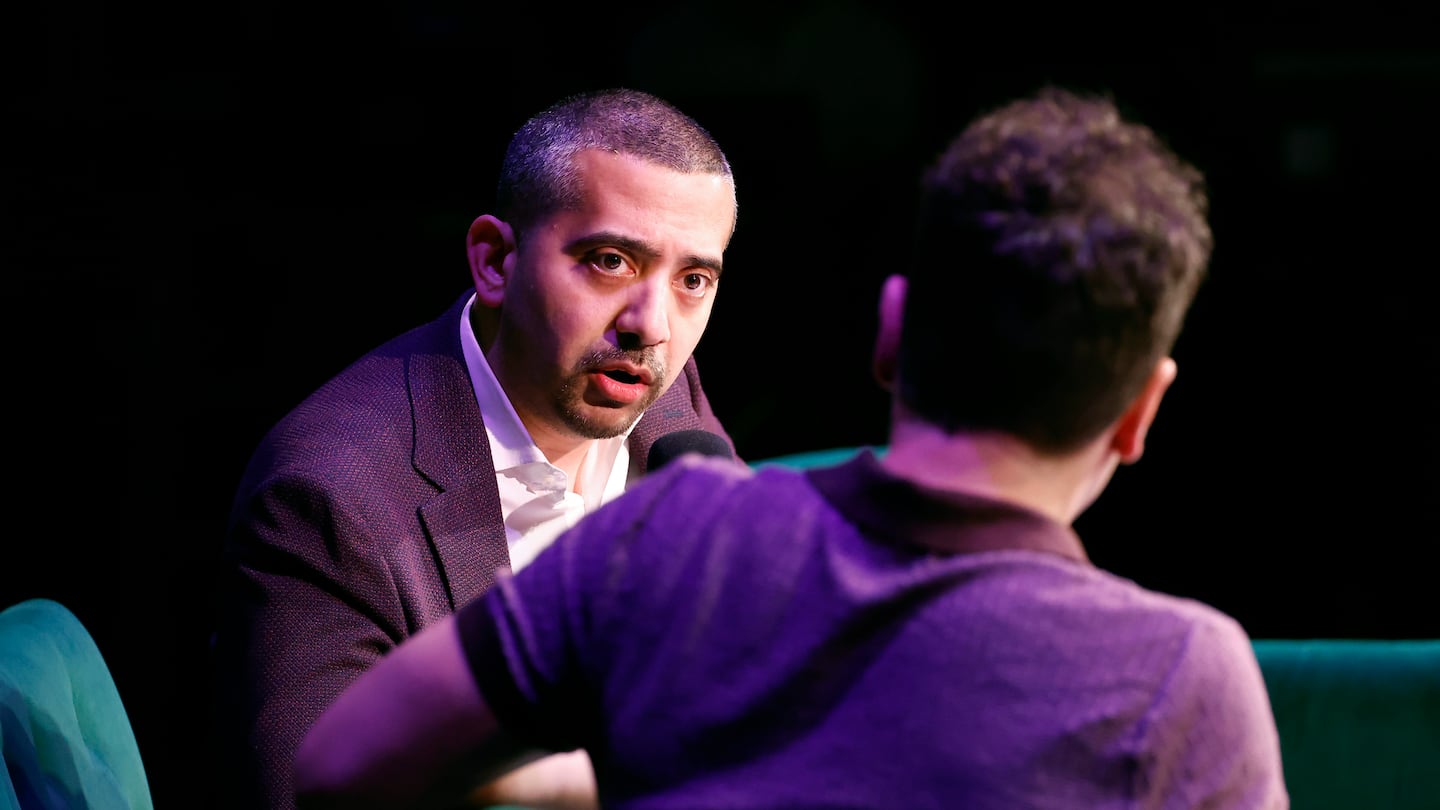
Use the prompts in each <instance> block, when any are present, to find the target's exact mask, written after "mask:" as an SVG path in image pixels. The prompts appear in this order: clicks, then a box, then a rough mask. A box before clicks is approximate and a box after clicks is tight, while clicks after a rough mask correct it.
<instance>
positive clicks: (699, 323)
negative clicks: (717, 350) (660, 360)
mask: <svg viewBox="0 0 1440 810" xmlns="http://www.w3.org/2000/svg"><path fill="white" fill-rule="evenodd" d="M713 303H714V298H713V297H712V298H711V300H710V301H709V302H707V303H706V305H705V306H704V307H703V308H698V309H691V310H687V311H682V312H679V313H675V314H673V315H671V318H670V343H669V347H670V359H671V360H672V361H673V365H675V366H676V367H678V366H679V364H681V363H683V362H684V361H685V359H686V358H688V357H689V356H690V353H691V352H693V351H694V350H695V347H696V346H697V345H698V344H699V343H700V338H701V336H703V335H704V334H705V327H706V325H707V324H709V323H710V309H711V306H712V305H713Z"/></svg>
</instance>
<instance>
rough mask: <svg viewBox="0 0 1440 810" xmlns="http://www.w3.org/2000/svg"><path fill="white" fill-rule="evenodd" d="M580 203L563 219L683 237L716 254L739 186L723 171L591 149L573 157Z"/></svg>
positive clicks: (645, 235) (655, 236)
mask: <svg viewBox="0 0 1440 810" xmlns="http://www.w3.org/2000/svg"><path fill="white" fill-rule="evenodd" d="M574 162H575V168H576V179H577V181H578V184H579V186H578V191H579V192H580V199H579V203H578V205H577V206H576V208H575V209H574V210H573V211H570V212H562V213H561V215H560V217H559V218H560V219H570V220H572V224H579V223H578V222H575V221H576V220H579V221H583V222H584V225H585V227H590V228H597V229H600V230H607V231H612V232H615V233H624V234H628V235H631V236H634V237H637V238H641V239H645V240H647V241H652V240H662V241H663V240H667V239H677V238H683V239H685V240H687V241H691V242H699V243H700V244H693V245H691V246H690V248H689V249H691V250H698V249H702V248H703V249H705V250H708V251H712V252H714V253H715V254H716V255H717V256H718V254H719V252H720V251H723V250H724V248H725V245H726V244H727V243H728V242H729V240H730V234H731V232H732V230H733V228H734V223H735V187H734V184H733V183H732V182H731V179H730V178H728V177H726V176H724V175H720V174H707V173H690V174H687V173H684V172H679V171H675V170H673V169H669V168H666V167H664V166H660V165H657V164H655V163H650V162H648V161H645V160H641V159H640V158H636V157H633V156H631V155H623V154H617V153H614V152H608V151H602V150H598V149H588V150H585V151H582V152H580V153H578V154H577V155H576V156H575V158H574Z"/></svg>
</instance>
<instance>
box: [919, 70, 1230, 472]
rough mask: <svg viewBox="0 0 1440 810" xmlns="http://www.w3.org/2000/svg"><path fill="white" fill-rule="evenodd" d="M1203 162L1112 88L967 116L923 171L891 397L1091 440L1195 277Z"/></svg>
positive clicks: (1044, 435) (1157, 350)
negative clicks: (1178, 149) (1117, 99)
mask: <svg viewBox="0 0 1440 810" xmlns="http://www.w3.org/2000/svg"><path fill="white" fill-rule="evenodd" d="M1207 215H1208V198H1207V194H1206V191H1205V188H1204V181H1203V177H1202V175H1201V173H1200V172H1199V171H1198V170H1197V169H1196V168H1195V167H1193V166H1191V165H1190V164H1188V163H1186V162H1185V161H1183V160H1181V159H1180V158H1179V157H1177V156H1176V155H1175V154H1174V153H1173V152H1171V150H1170V149H1169V148H1168V147H1167V146H1166V145H1164V144H1163V143H1162V142H1161V141H1160V139H1159V137H1158V136H1157V135H1156V134H1155V133H1154V132H1153V131H1151V130H1150V129H1149V128H1148V127H1146V126H1144V125H1142V124H1138V123H1134V122H1130V121H1126V120H1124V119H1123V118H1122V116H1121V115H1120V113H1119V111H1118V110H1117V108H1116V106H1115V105H1114V103H1113V102H1112V101H1111V100H1110V99H1108V98H1101V97H1083V96H1080V95H1078V94H1075V93H1072V92H1070V91H1067V90H1063V89H1060V88H1055V87H1046V88H1042V89H1041V90H1040V91H1039V92H1037V93H1036V94H1034V95H1032V96H1031V97H1028V98H1025V99H1021V100H1018V101H1014V102H1012V103H1010V104H1007V105H1005V106H1003V107H1001V108H999V109H998V110H995V111H993V112H991V113H989V114H987V115H984V116H981V117H980V118H978V119H976V120H975V121H974V122H972V123H971V124H970V125H969V126H968V127H967V128H966V129H965V130H964V131H963V132H962V133H961V134H960V135H959V136H957V137H956V138H955V139H954V140H953V141H951V142H950V144H949V145H948V147H947V148H946V149H945V150H944V151H943V152H942V153H941V154H940V155H939V157H938V158H937V159H936V160H935V162H934V163H933V164H932V165H931V166H930V167H929V169H928V170H927V171H926V172H925V174H924V175H923V179H922V181H921V188H920V197H919V205H918V219H917V230H916V234H915V236H916V238H915V243H914V246H915V252H914V255H913V256H912V265H911V267H910V272H909V273H908V275H909V278H910V283H909V292H908V294H907V296H906V309H905V315H904V325H903V327H902V338H901V348H900V354H899V386H900V387H899V396H900V398H901V401H902V402H904V403H905V404H906V405H907V407H908V408H910V409H911V410H912V411H914V412H915V413H916V414H918V415H919V416H920V417H921V418H923V419H925V420H927V421H929V422H932V423H934V424H935V425H937V426H940V427H942V428H943V429H945V430H947V431H950V432H954V431H957V430H998V431H1003V432H1005V433H1008V434H1010V435H1013V436H1016V437H1018V438H1020V439H1022V440H1024V441H1026V442H1027V443H1028V444H1030V445H1032V446H1033V447H1035V448H1037V449H1039V450H1041V451H1047V452H1064V451H1067V450H1071V449H1075V448H1077V447H1079V446H1081V445H1083V444H1084V443H1085V442H1087V441H1090V440H1091V439H1093V438H1095V437H1096V436H1098V435H1099V434H1100V433H1101V432H1102V431H1103V430H1104V429H1105V428H1106V427H1107V426H1108V425H1110V424H1111V423H1112V422H1113V421H1114V420H1115V419H1117V418H1118V417H1119V416H1120V414H1121V413H1123V412H1124V409H1125V408H1126V407H1127V406H1128V405H1129V403H1130V402H1131V401H1132V400H1133V399H1134V397H1135V396H1136V395H1137V394H1138V393H1139V392H1140V389H1141V387H1142V386H1143V385H1144V383H1145V380H1146V379H1147V378H1148V376H1149V374H1150V372H1151V370H1152V369H1153V368H1154V366H1155V363H1157V362H1158V361H1159V360H1160V358H1162V357H1163V356H1165V355H1166V354H1167V353H1169V351H1170V350H1171V348H1172V346H1173V344H1174V342H1175V340H1176V338H1177V337H1178V335H1179V333H1180V329H1181V325H1182V323H1183V321H1184V318H1185V314H1186V312H1187V310H1188V309H1189V307H1190V305H1191V303H1192V301H1193V299H1194V297H1195V294H1196V292H1197V289H1198V287H1199V285H1200V283H1201V281H1202V279H1203V278H1204V277H1205V275H1206V274H1207V272H1208V270H1207V267H1208V264H1209V260H1210V254H1211V250H1212V237H1211V232H1210V227H1209V225H1208V224H1207Z"/></svg>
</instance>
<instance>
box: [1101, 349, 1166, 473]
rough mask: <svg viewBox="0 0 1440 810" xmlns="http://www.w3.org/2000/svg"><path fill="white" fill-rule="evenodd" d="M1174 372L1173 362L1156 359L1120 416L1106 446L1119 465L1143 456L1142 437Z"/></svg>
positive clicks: (1143, 441) (1132, 461) (1143, 443)
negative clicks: (1128, 405)
mask: <svg viewBox="0 0 1440 810" xmlns="http://www.w3.org/2000/svg"><path fill="white" fill-rule="evenodd" d="M1176 370H1177V369H1176V366H1175V361H1174V360H1173V359H1171V358H1169V357H1162V358H1160V360H1159V362H1157V363H1156V364H1155V367H1154V368H1153V369H1151V370H1150V376H1149V377H1148V378H1147V379H1146V380H1145V386H1144V387H1143V388H1141V389H1140V393H1139V394H1137V395H1136V396H1135V399H1134V400H1132V401H1131V402H1130V407H1129V408H1126V409H1125V413H1124V414H1122V415H1121V416H1120V421H1119V422H1117V423H1116V425H1115V433H1114V434H1113V435H1112V437H1111V439H1110V447H1111V448H1112V449H1113V450H1114V451H1115V452H1116V453H1117V454H1119V456H1120V463H1121V464H1134V463H1135V462H1137V461H1139V460H1140V456H1141V455H1143V454H1144V453H1145V434H1146V433H1148V432H1149V431H1150V425H1151V424H1152V423H1153V422H1154V421H1155V412H1156V411H1157V410H1159V409H1160V400H1161V398H1162V397H1164V396H1165V391H1166V389H1168V388H1169V387H1170V383H1172V382H1174V381H1175V374H1176Z"/></svg>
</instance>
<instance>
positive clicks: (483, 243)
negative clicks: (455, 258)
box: [465, 214, 515, 307]
mask: <svg viewBox="0 0 1440 810" xmlns="http://www.w3.org/2000/svg"><path fill="white" fill-rule="evenodd" d="M465 253H466V255H467V256H468V257H469V259H470V279H471V281H473V282H474V284H475V293H476V295H477V297H478V298H479V302H480V303H481V304H484V305H485V306H487V307H498V306H500V302H501V301H502V300H504V298H505V282H506V280H507V279H509V278H510V272H511V271H512V270H513V269H514V267H515V230H514V229H513V228H511V227H510V224H509V223H507V222H505V221H503V220H500V219H497V218H495V217H493V216H491V215H489V214H484V215H481V216H479V217H476V218H475V221H474V222H472V223H470V231H469V232H468V233H467V234H466V235H465Z"/></svg>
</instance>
